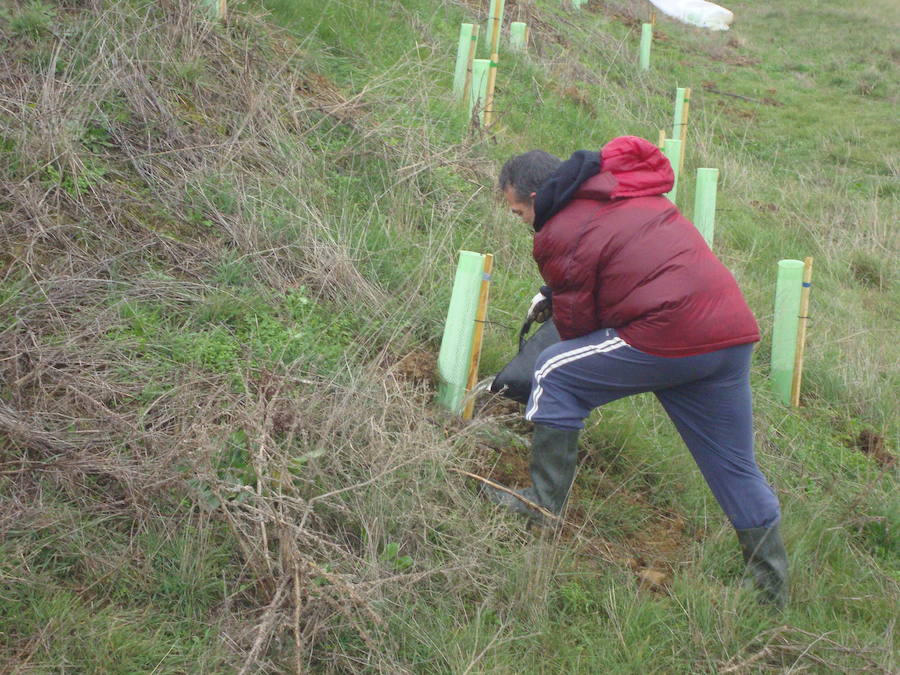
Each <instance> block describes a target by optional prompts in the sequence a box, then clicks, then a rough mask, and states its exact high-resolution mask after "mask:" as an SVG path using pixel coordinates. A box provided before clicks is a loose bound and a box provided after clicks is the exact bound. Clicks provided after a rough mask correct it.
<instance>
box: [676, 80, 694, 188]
mask: <svg viewBox="0 0 900 675" xmlns="http://www.w3.org/2000/svg"><path fill="white" fill-rule="evenodd" d="M690 112H691V88H690V87H685V89H684V107H683V108H682V109H681V157H680V158H679V160H678V172H679V173H681V172H682V171H683V169H684V151H685V148H686V147H687V128H688V115H689V114H690Z"/></svg>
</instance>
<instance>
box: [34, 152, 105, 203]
mask: <svg viewBox="0 0 900 675" xmlns="http://www.w3.org/2000/svg"><path fill="white" fill-rule="evenodd" d="M106 173H107V170H106V169H105V168H104V167H103V166H102V165H100V164H98V163H97V162H95V161H93V160H85V161H84V169H83V170H82V171H79V172H77V173H76V172H73V171H72V170H70V169H64V168H62V167H58V166H55V165H53V164H51V165H49V166H47V167H46V168H45V169H44V171H43V182H44V185H45V186H47V187H56V188H60V189H62V190H63V192H65V193H66V194H67V195H69V196H70V197H72V198H73V199H76V198H78V197H81V196H82V195H84V194H86V193H87V192H90V191H91V190H93V189H94V188H95V187H97V186H98V184H99V183H100V181H101V180H102V179H103V178H104V177H105V176H106Z"/></svg>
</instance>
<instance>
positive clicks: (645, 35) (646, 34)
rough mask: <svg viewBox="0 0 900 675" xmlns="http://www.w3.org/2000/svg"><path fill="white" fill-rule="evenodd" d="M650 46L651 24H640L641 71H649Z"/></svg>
mask: <svg viewBox="0 0 900 675" xmlns="http://www.w3.org/2000/svg"><path fill="white" fill-rule="evenodd" d="M651 44H653V24H649V23H645V24H641V70H650V45H651Z"/></svg>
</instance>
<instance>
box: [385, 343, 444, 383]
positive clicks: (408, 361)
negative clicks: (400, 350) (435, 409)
mask: <svg viewBox="0 0 900 675" xmlns="http://www.w3.org/2000/svg"><path fill="white" fill-rule="evenodd" d="M391 370H392V371H393V372H394V373H396V374H397V376H399V377H401V378H402V379H404V380H409V381H410V382H415V383H417V384H425V385H427V386H428V387H429V388H432V389H433V388H435V387H436V386H437V357H436V356H435V355H434V354H432V353H431V352H427V351H425V350H424V349H414V350H413V351H411V352H409V353H408V354H406V355H405V356H403V357H402V358H401V359H400V360H399V361H397V363H395V364H394V365H393V367H392V368H391Z"/></svg>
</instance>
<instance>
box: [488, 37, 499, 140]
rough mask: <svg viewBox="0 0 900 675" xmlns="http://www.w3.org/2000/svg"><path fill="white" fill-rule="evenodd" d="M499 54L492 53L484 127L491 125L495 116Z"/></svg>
mask: <svg viewBox="0 0 900 675" xmlns="http://www.w3.org/2000/svg"><path fill="white" fill-rule="evenodd" d="M499 58H500V56H499V55H498V54H496V53H495V54H491V66H490V68H488V79H487V96H485V98H484V128H485V129H487V128H488V127H489V126H491V121H492V120H493V118H494V87H495V86H496V84H497V59H499Z"/></svg>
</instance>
